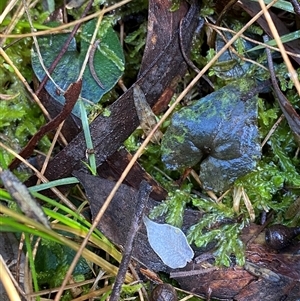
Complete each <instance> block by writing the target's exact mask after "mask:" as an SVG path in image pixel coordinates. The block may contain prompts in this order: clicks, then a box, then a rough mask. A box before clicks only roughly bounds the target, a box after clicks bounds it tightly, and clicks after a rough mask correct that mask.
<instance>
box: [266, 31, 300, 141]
mask: <svg viewBox="0 0 300 301" xmlns="http://www.w3.org/2000/svg"><path fill="white" fill-rule="evenodd" d="M267 41H268V38H267V36H264V42H265V43H266V42H267ZM266 53H267V58H268V65H269V71H270V76H271V81H272V84H273V88H274V92H275V94H276V96H277V100H278V103H279V106H280V108H281V110H282V113H283V114H284V117H285V118H286V120H287V122H288V124H289V126H290V128H291V130H292V132H293V133H294V136H295V140H296V142H297V144H298V146H300V116H299V115H298V114H297V112H296V110H295V109H294V108H293V106H292V105H291V103H290V102H289V100H288V99H287V98H286V97H285V95H284V94H283V93H282V92H281V90H280V87H279V85H278V83H277V79H276V74H275V70H274V65H273V60H272V55H271V51H270V49H269V48H266Z"/></svg>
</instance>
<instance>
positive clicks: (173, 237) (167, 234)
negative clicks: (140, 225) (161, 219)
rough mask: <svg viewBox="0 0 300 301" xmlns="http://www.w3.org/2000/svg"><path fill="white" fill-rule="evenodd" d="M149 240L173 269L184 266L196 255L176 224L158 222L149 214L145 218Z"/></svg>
mask: <svg viewBox="0 0 300 301" xmlns="http://www.w3.org/2000/svg"><path fill="white" fill-rule="evenodd" d="M143 221H144V224H145V226H146V228H147V235H148V241H149V244H150V246H151V247H152V249H153V250H154V252H155V253H156V254H157V255H158V256H159V257H160V259H161V260H162V261H163V263H164V264H166V265H167V266H169V267H170V268H172V269H177V268H183V267H185V266H186V264H187V263H188V262H190V261H191V260H192V258H193V257H194V251H193V250H192V248H191V247H190V245H189V244H188V242H187V239H186V236H185V235H184V233H183V232H182V231H181V230H180V229H179V228H176V227H174V226H171V225H168V224H158V223H155V222H153V221H151V220H150V219H149V218H148V217H147V216H144V218H143Z"/></svg>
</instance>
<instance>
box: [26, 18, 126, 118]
mask: <svg viewBox="0 0 300 301" xmlns="http://www.w3.org/2000/svg"><path fill="white" fill-rule="evenodd" d="M95 24H96V22H95V20H92V21H90V22H88V23H86V24H85V25H84V26H83V28H82V33H81V39H80V52H78V49H77V45H76V41H75V38H74V39H72V41H71V43H70V45H69V47H68V49H67V51H66V53H65V54H64V55H63V57H62V59H61V60H60V61H59V63H58V65H57V66H56V68H55V69H54V71H53V72H52V74H51V76H52V78H53V80H54V82H55V84H56V85H57V86H58V87H60V88H61V89H62V90H66V89H67V88H68V86H69V85H70V84H71V83H73V82H75V81H76V80H77V78H78V75H79V71H80V68H81V66H82V63H83V61H84V59H85V56H86V53H87V49H88V47H89V45H90V40H91V37H92V35H93V32H94V30H95ZM104 24H106V23H104ZM104 27H105V28H104V29H103V30H101V29H100V31H99V36H98V37H97V39H99V40H100V43H99V46H98V47H97V48H96V51H95V54H94V58H93V62H92V64H93V66H94V70H95V73H96V76H97V78H98V79H99V81H100V82H101V83H102V85H103V87H104V89H102V88H101V87H100V86H99V84H98V83H97V82H96V80H95V79H94V77H93V76H92V74H91V71H90V68H89V64H88V65H87V67H86V69H85V71H84V74H83V82H82V91H81V97H82V98H83V99H84V100H86V101H87V102H90V103H98V102H99V101H100V99H101V98H102V96H103V95H104V94H105V93H107V92H108V91H109V90H111V89H112V88H113V87H114V86H115V84H116V83H117V81H118V80H119V78H120V77H121V75H122V73H123V71H124V65H125V59H124V54H123V50H122V47H121V44H120V41H119V39H118V36H117V34H116V33H115V31H114V30H113V29H112V27H111V26H104ZM68 36H69V34H57V35H51V36H46V37H40V38H38V43H39V48H40V52H41V54H42V58H43V62H44V64H45V66H46V67H47V68H49V67H50V66H51V64H52V62H53V61H54V59H55V58H56V56H57V55H58V54H59V52H60V51H61V48H62V46H63V45H64V43H65V41H66V40H67V38H68ZM31 60H32V67H33V70H34V72H35V75H36V76H37V78H38V79H39V80H40V81H42V79H43V78H44V76H45V71H44V69H43V68H42V65H41V63H40V59H39V57H38V54H37V51H36V49H35V47H33V49H32V56H31ZM55 84H54V83H53V82H52V81H51V80H48V81H47V83H46V85H45V88H46V90H47V92H48V93H49V94H50V95H51V96H52V97H53V98H54V99H55V100H56V101H58V102H60V103H61V104H64V102H65V98H64V96H63V95H62V94H61V93H59V91H58V89H57V86H56V85H55ZM73 114H75V115H76V116H78V117H79V118H80V111H79V106H78V105H77V104H76V105H75V107H74V109H73Z"/></svg>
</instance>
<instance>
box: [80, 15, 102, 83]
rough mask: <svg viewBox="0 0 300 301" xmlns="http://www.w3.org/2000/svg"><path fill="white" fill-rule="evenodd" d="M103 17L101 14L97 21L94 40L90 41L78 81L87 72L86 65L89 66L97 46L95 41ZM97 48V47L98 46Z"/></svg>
mask: <svg viewBox="0 0 300 301" xmlns="http://www.w3.org/2000/svg"><path fill="white" fill-rule="evenodd" d="M103 15H104V14H100V15H99V16H98V20H97V23H96V26H95V30H94V32H93V35H92V38H91V40H90V46H89V48H88V50H87V52H86V55H85V58H84V61H83V63H82V66H81V69H80V72H79V75H78V79H77V80H79V79H80V78H82V76H83V72H84V70H85V68H86V65H87V63H88V60H89V59H90V56H91V54H92V52H93V47H94V46H95V45H94V44H95V41H96V38H97V33H98V30H99V28H100V25H101V21H102V18H103ZM96 47H97V46H96ZM95 50H96V49H95Z"/></svg>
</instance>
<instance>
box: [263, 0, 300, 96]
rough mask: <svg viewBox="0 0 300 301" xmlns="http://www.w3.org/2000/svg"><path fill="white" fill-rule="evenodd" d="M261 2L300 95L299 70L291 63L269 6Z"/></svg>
mask: <svg viewBox="0 0 300 301" xmlns="http://www.w3.org/2000/svg"><path fill="white" fill-rule="evenodd" d="M259 4H260V6H261V9H262V11H263V13H264V15H265V18H266V20H267V22H268V25H269V27H270V30H271V32H272V34H273V37H274V39H275V41H276V43H277V45H278V48H279V50H280V52H281V55H282V58H283V60H284V62H285V64H286V67H287V69H288V71H289V76H290V78H291V80H292V81H293V83H294V85H295V87H296V89H297V91H298V94H299V95H300V83H299V79H298V76H297V72H296V71H295V69H294V68H293V66H292V64H291V61H290V59H289V57H288V55H287V53H286V51H285V49H284V46H283V44H282V42H281V39H280V36H279V34H278V31H277V29H276V27H275V24H274V22H273V20H272V18H271V16H270V14H269V12H268V8H267V7H266V5H265V3H264V1H263V0H259Z"/></svg>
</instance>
